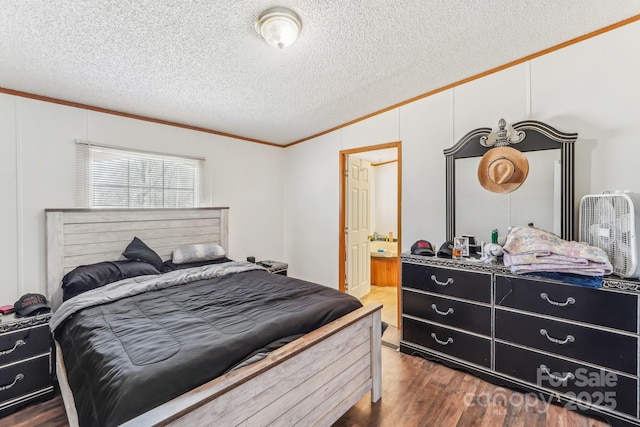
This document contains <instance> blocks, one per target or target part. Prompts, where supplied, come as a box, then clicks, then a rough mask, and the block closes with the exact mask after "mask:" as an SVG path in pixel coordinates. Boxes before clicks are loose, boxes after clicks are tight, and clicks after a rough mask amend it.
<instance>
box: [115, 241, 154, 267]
mask: <svg viewBox="0 0 640 427" xmlns="http://www.w3.org/2000/svg"><path fill="white" fill-rule="evenodd" d="M122 255H124V256H125V258H129V259H131V260H134V261H141V262H146V263H148V264H151V265H153V266H154V267H155V268H156V269H157V270H158V271H160V270H162V258H160V257H159V256H158V254H157V253H155V252H154V251H153V249H151V248H150V247H149V246H147V245H146V244H145V243H144V242H143V241H142V240H140V239H138V238H137V237H134V238H133V240H132V241H131V243H129V246H127V248H126V249H125V250H124V252H123V253H122Z"/></svg>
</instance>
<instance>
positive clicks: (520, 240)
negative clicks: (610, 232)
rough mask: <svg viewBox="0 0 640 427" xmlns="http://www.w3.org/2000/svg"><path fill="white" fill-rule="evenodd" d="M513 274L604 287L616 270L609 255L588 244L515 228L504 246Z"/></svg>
mask: <svg viewBox="0 0 640 427" xmlns="http://www.w3.org/2000/svg"><path fill="white" fill-rule="evenodd" d="M503 251H504V265H505V266H507V267H509V268H510V269H511V272H512V273H518V274H527V273H529V274H537V275H542V276H547V277H551V278H554V279H557V280H563V281H566V282H569V283H575V284H579V285H584V286H591V287H600V286H601V285H602V277H603V276H605V275H608V274H611V272H612V271H613V267H612V266H611V262H610V261H609V257H608V256H607V254H606V252H605V251H603V250H602V249H600V248H598V247H596V246H590V245H588V244H587V243H581V242H573V241H567V240H564V239H562V238H560V237H559V236H557V235H555V234H553V233H550V232H548V231H545V230H541V229H539V228H534V227H514V228H513V229H512V230H511V232H510V233H509V235H508V236H507V241H506V242H505V245H504V247H503Z"/></svg>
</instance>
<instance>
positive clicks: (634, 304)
mask: <svg viewBox="0 0 640 427" xmlns="http://www.w3.org/2000/svg"><path fill="white" fill-rule="evenodd" d="M496 305H497V306H504V307H512V308H517V309H520V310H524V311H531V312H535V313H541V314H548V315H551V316H556V317H561V318H564V319H570V320H577V321H580V322H586V323H591V324H594V325H601V326H607V327H610V328H615V329H620V330H624V331H629V332H634V333H635V332H636V330H637V319H638V297H637V295H632V294H624V293H619V292H611V291H605V290H602V289H594V288H586V287H581V286H576V285H566V284H560V283H556V282H544V281H541V280H535V279H529V278H527V279H525V278H520V277H512V276H502V275H499V274H498V275H496Z"/></svg>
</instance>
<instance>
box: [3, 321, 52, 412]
mask: <svg viewBox="0 0 640 427" xmlns="http://www.w3.org/2000/svg"><path fill="white" fill-rule="evenodd" d="M49 319H51V313H47V314H42V315H38V316H31V317H15V315H14V314H9V315H6V316H2V319H1V321H0V417H4V416H5V415H7V414H9V413H11V412H13V411H14V410H16V409H18V408H20V407H21V406H24V405H25V404H27V403H29V402H32V401H35V400H47V399H50V398H52V397H53V394H54V388H53V377H54V369H55V368H54V366H55V361H54V358H53V357H54V356H53V350H52V349H53V346H52V337H51V331H50V330H49Z"/></svg>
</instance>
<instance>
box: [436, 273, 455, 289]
mask: <svg viewBox="0 0 640 427" xmlns="http://www.w3.org/2000/svg"><path fill="white" fill-rule="evenodd" d="M431 280H433V281H434V282H435V284H436V285H440V286H448V285H450V284H452V283H453V279H452V278H451V277H449V278H448V279H447V281H446V282H440V281H438V278H437V277H436V275H435V274H432V275H431Z"/></svg>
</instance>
